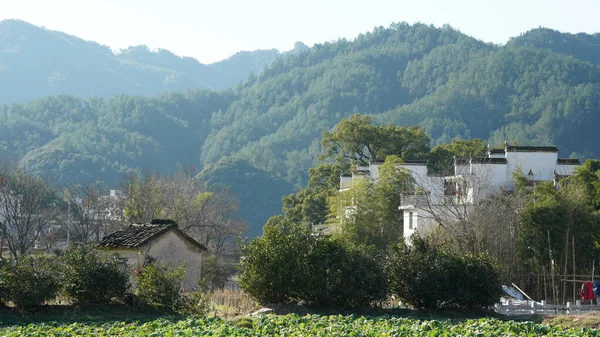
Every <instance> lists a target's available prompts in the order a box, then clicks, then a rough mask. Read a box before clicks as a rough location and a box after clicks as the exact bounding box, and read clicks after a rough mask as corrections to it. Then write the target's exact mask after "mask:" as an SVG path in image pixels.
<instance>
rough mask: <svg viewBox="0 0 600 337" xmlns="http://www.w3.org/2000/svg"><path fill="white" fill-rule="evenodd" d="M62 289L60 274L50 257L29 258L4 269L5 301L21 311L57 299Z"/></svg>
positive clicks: (55, 263)
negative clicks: (10, 302)
mask: <svg viewBox="0 0 600 337" xmlns="http://www.w3.org/2000/svg"><path fill="white" fill-rule="evenodd" d="M59 289H60V272H59V268H58V264H57V262H56V259H55V258H53V257H50V256H28V257H25V258H23V259H21V260H20V261H19V262H18V263H17V265H16V266H12V267H11V266H5V267H4V268H3V269H2V290H3V293H4V296H5V300H8V301H12V302H13V304H14V305H15V306H16V307H17V308H19V309H21V310H29V309H32V308H34V307H37V306H39V305H41V304H43V303H44V302H46V301H48V300H51V299H54V298H56V295H57V293H58V291H59Z"/></svg>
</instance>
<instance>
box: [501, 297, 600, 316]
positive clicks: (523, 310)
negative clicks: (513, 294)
mask: <svg viewBox="0 0 600 337" xmlns="http://www.w3.org/2000/svg"><path fill="white" fill-rule="evenodd" d="M494 310H495V311H496V312H497V313H499V314H503V315H531V314H535V315H578V314H583V313H586V312H592V311H600V305H596V304H581V301H580V300H577V301H575V303H571V302H567V304H548V303H546V301H541V302H535V301H527V302H523V303H522V304H520V303H508V304H502V303H496V305H495V306H494Z"/></svg>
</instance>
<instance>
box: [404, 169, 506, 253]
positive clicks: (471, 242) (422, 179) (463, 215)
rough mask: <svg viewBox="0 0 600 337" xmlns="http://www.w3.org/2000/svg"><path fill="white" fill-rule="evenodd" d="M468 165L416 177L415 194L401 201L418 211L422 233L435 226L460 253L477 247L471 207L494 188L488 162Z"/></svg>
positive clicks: (405, 205) (473, 251)
mask: <svg viewBox="0 0 600 337" xmlns="http://www.w3.org/2000/svg"><path fill="white" fill-rule="evenodd" d="M469 166H470V165H461V163H460V162H459V163H457V165H455V166H454V167H453V168H452V169H451V170H449V171H448V172H447V173H446V174H440V175H426V176H417V177H415V179H414V180H415V186H416V189H415V194H414V195H412V196H405V197H403V200H402V206H403V207H408V208H410V207H413V208H414V209H416V210H417V212H418V217H419V221H420V223H421V224H422V225H421V224H420V225H419V226H422V228H421V232H422V233H423V232H425V233H429V232H432V231H433V230H434V229H436V228H438V232H439V230H441V231H443V232H445V233H446V235H447V237H448V238H450V239H451V240H452V241H453V242H454V244H455V245H456V248H457V249H458V250H459V251H461V252H463V253H467V252H469V253H475V252H477V251H478V250H479V248H478V246H479V243H478V236H480V234H478V227H477V226H476V225H475V223H474V219H473V214H474V210H475V209H476V208H477V207H478V205H479V204H480V203H482V202H483V201H485V200H487V198H488V196H490V195H491V193H493V192H494V191H495V188H496V187H495V186H493V181H492V178H493V177H492V172H491V169H490V167H489V166H488V165H477V166H475V167H474V168H473V167H469Z"/></svg>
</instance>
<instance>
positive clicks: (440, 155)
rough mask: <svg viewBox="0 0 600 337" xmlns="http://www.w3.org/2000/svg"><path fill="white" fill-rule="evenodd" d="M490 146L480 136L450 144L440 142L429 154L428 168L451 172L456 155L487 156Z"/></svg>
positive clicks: (432, 170)
mask: <svg viewBox="0 0 600 337" xmlns="http://www.w3.org/2000/svg"><path fill="white" fill-rule="evenodd" d="M487 152H488V146H487V144H486V143H485V142H484V141H483V140H482V139H479V138H475V139H473V140H462V139H459V140H453V141H452V143H450V144H440V145H438V146H436V147H434V148H433V149H431V153H430V154H429V163H428V165H427V166H428V169H429V170H430V171H431V172H437V173H444V174H446V173H453V172H449V171H450V170H451V169H452V168H453V165H454V157H455V156H456V157H459V158H469V157H485V156H487Z"/></svg>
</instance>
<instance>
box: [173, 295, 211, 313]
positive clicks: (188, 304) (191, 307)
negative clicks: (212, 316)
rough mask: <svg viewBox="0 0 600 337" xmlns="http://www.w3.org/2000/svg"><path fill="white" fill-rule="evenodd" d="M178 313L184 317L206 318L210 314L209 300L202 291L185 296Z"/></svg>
mask: <svg viewBox="0 0 600 337" xmlns="http://www.w3.org/2000/svg"><path fill="white" fill-rule="evenodd" d="M178 311H179V312H180V313H182V314H184V315H193V316H205V315H206V314H207V313H208V298H207V297H206V296H205V295H204V294H203V293H202V292H201V291H193V292H191V293H187V294H184V295H183V299H182V304H181V307H180V308H179V310H178Z"/></svg>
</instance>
